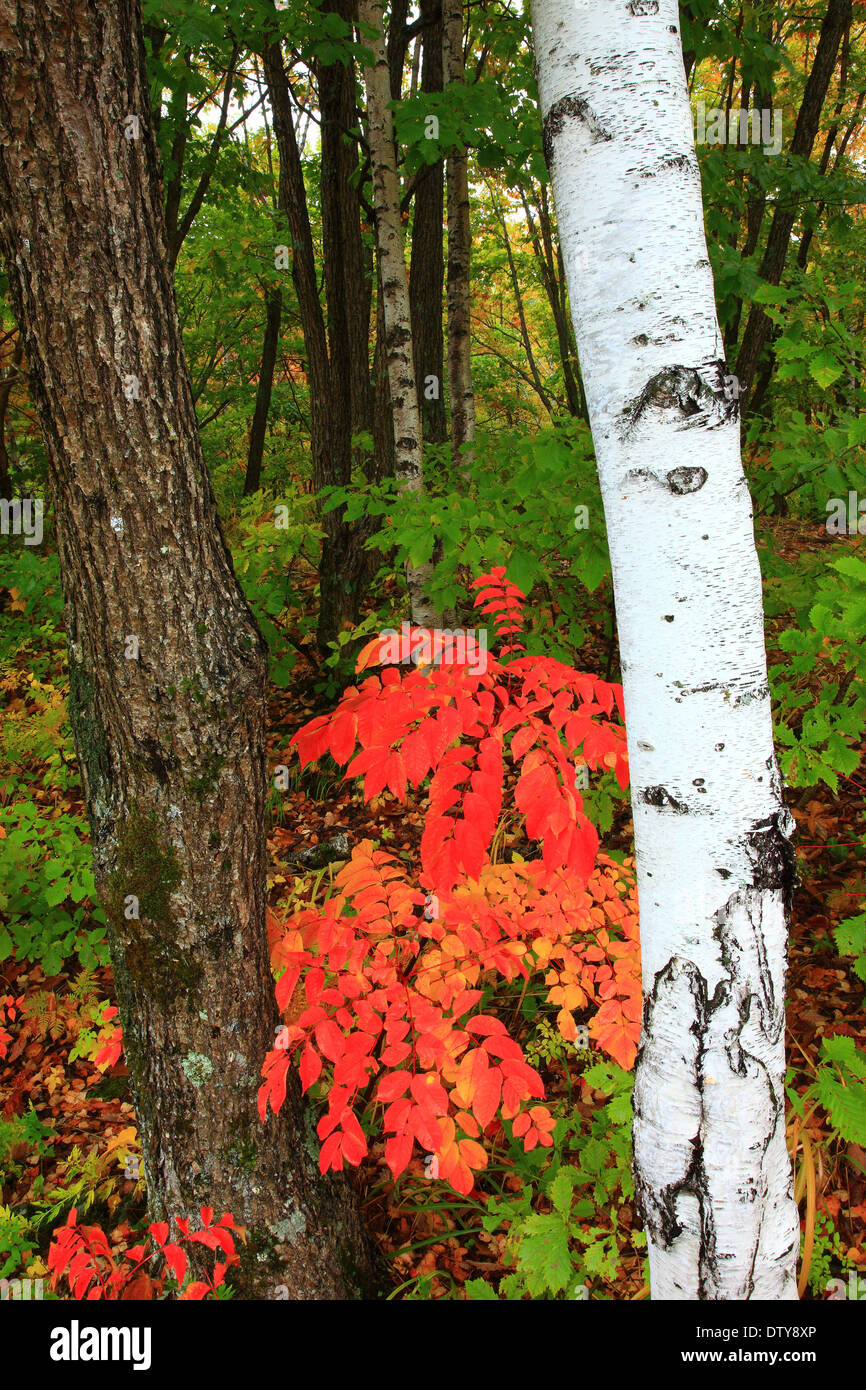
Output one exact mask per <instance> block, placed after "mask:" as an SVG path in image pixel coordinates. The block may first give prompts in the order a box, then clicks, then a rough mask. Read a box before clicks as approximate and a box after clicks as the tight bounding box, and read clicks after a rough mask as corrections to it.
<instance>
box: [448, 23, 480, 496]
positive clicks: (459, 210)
mask: <svg viewBox="0 0 866 1390" xmlns="http://www.w3.org/2000/svg"><path fill="white" fill-rule="evenodd" d="M442 33H443V64H444V69H445V84H446V86H449V85H450V84H451V83H462V82H464V81H465V74H464V62H463V0H442ZM446 185H447V197H448V270H447V284H448V393H449V396H450V400H451V450H452V454H453V456H454V463H455V466H459V467H460V468H461V469H462V471H464V472H468V471H469V469H470V468H471V463H472V451H471V449H465V451H464V447H465V446H466V445H471V443H472V441H473V440H474V439H475V395H474V392H473V389H472V316H471V295H470V289H469V274H470V262H471V256H472V228H471V225H470V221H469V159H468V156H467V154H466V151H465V150H454V151H452V153H451V154H450V155H449V156H448V160H447V164H446Z"/></svg>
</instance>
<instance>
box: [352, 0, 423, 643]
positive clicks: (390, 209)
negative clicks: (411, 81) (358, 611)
mask: <svg viewBox="0 0 866 1390" xmlns="http://www.w3.org/2000/svg"><path fill="white" fill-rule="evenodd" d="M383 11H384V4H383V0H361V3H360V5H359V9H358V17H359V19H360V21H361V23H362V24H366V25H369V26H370V27H371V28H372V29H373V30H374V36H373V38H367V37H366V36H365V37H364V42H365V44H366V45H367V46H368V47H370V48H371V49H372V52H373V55H374V56H373V63H372V64H371V66H369V67H368V68H367V69H366V71H365V74H364V85H365V88H366V91H367V143H368V145H369V147H370V165H371V170H372V178H373V200H374V204H375V209H376V244H377V247H378V253H379V269H380V274H381V279H382V313H383V319H384V327H385V350H386V354H387V359H388V380H389V382H390V387H391V406H392V410H393V413H394V449H395V474H396V477H397V479H398V481H399V482H400V484H401V485H402V487H403V489H404V490H405V491H409V492H417V493H420V492H423V490H424V477H423V470H422V461H421V418H420V415H419V412H418V393H417V390H416V387H415V368H414V365H413V352H412V327H411V315H410V312H409V281H408V277H407V275H406V260H405V252H404V248H403V226H402V222H401V218H400V185H399V182H398V179H397V160H396V154H395V149H394V121H393V117H392V114H391V108H390V105H389V103H390V100H391V88H390V78H389V73H388V59H387V55H386V50H385V33H384V27H383V26H384V18H383ZM432 572H433V566H432V564H430V563H427V564H424V565H413V564H412V563H411V562H407V564H406V582H407V585H408V588H409V599H410V603H411V610H412V621H413V622H415V623H419V624H421V625H422V626H424V627H439V626H441V619H440V615H438V614H437V613H436V611H435V609H434V608H433V605H432V604H431V602H430V599H429V585H430V579H431V577H432Z"/></svg>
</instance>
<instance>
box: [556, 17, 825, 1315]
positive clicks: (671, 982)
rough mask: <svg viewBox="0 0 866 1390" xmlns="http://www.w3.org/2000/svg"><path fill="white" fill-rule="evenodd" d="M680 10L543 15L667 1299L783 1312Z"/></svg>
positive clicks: (777, 926)
mask: <svg viewBox="0 0 866 1390" xmlns="http://www.w3.org/2000/svg"><path fill="white" fill-rule="evenodd" d="M678 19H679V16H678V13H677V5H676V3H675V0H658V2H657V3H655V2H654V3H653V4H643V3H640V4H639V3H633V4H624V3H623V2H622V0H594V3H593V4H592V6H590V7H588V8H582V7H577V6H562V5H561V4H559V3H558V0H533V5H532V21H533V31H534V47H535V55H536V63H537V69H538V75H539V90H540V97H541V109H542V116H543V122H544V146H545V153H546V157H547V162H548V165H549V167H550V171H551V176H552V183H553V193H554V201H555V205H556V213H557V220H558V224H559V232H560V238H561V241H562V246H563V252H564V257H565V267H566V275H567V280H568V289H569V297H570V301H571V307H572V313H573V316H574V319H575V332H576V337H577V344H578V350H579V353H580V361H581V363H582V365H583V368H584V384H585V388H586V396H587V401H588V405H589V412H590V422H591V425H592V432H593V438H594V440H595V447H596V452H597V459H598V470H599V476H600V480H601V489H602V496H603V500H604V509H605V516H606V520H607V532H608V537H609V544H610V552H611V561H612V566H613V577H614V586H615V594H616V611H617V620H618V625H619V640H620V651H621V657H622V672H623V686H624V690H625V708H626V728H627V730H628V748H629V758H630V764H631V796H632V805H633V808H634V830H635V847H636V855H637V874H638V891H639V898H640V916H641V951H642V958H643V983H644V1015H643V1031H642V1040H641V1049H640V1053H639V1057H638V1063H637V1073H636V1081H635V1128H634V1138H635V1176H636V1185H637V1192H638V1197H639V1203H640V1208H641V1210H642V1213H643V1219H644V1222H645V1226H646V1230H647V1235H648V1240H649V1259H650V1272H651V1281H652V1293H653V1297H654V1298H660V1299H665V1298H667V1299H791V1298H795V1297H796V1288H795V1268H796V1259H797V1253H798V1244H799V1224H798V1219H797V1209H796V1206H795V1205H794V1201H793V1194H792V1182H791V1164H790V1160H789V1157H788V1153H787V1149H786V1145H785V1092H784V1085H783V1082H784V1073H785V1056H784V1041H785V1037H784V1033H785V964H786V939H787V917H788V911H789V905H790V893H791V888H792V883H793V877H794V869H793V855H792V851H791V848H790V845H789V841H788V837H789V834H790V832H791V830H792V829H793V819H792V817H791V816H790V815H789V813H788V812H787V811H786V810H785V808H784V804H783V800H782V789H781V781H780V776H779V771H778V767H777V763H776V758H775V754H774V751H773V742H772V723H771V717H770V699H769V692H768V688H767V666H766V655H765V648H764V631H763V620H762V608H761V579H760V571H759V568H758V560H757V555H756V551H755V543H754V535H753V527H752V511H751V505H750V499H749V494H748V490H747V487H746V483H745V479H744V477H743V471H742V466H741V461H740V438H739V419H738V410H737V403H736V396H735V393H734V392H733V391H732V390H731V389H730V387H729V385H728V384H726V366H725V363H724V361H723V360H722V355H721V353H722V349H721V340H720V335H719V326H718V321H717V317H716V308H715V301H714V294H713V280H712V274H711V270H710V263H709V260H708V257H707V249H706V241H705V236H704V225H703V209H702V205H701V185H700V178H699V174H698V166H697V161H696V158H695V151H694V145H693V139H692V124H691V113H690V110H689V102H688V94H687V90H686V84H685V70H684V66H683V57H682V52H681V46H680V37H679V22H678Z"/></svg>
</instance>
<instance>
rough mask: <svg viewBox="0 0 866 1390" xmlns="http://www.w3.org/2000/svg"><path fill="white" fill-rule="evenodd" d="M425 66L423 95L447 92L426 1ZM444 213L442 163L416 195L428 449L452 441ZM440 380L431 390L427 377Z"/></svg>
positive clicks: (413, 279) (431, 6) (416, 280)
mask: <svg viewBox="0 0 866 1390" xmlns="http://www.w3.org/2000/svg"><path fill="white" fill-rule="evenodd" d="M421 19H422V22H423V24H424V29H423V35H424V61H423V63H422V65H421V91H422V92H441V91H442V10H441V6H440V4H439V0H422V3H421ZM444 211H445V166H444V161H443V160H441V159H440V160H437V162H436V163H435V164H427V165H425V167H424V168H423V169H422V170H421V173H420V176H419V179H418V186H417V188H416V190H415V211H414V220H413V223H412V254H411V261H410V265H409V307H410V311H411V316H412V341H413V344H414V363H415V383H416V388H417V391H418V408H419V410H420V411H421V435H422V438H423V440H424V443H425V444H444V443H445V441H446V440H447V439H448V416H447V414H446V412H445V382H444V379H443V378H444V370H445V350H444V342H443V333H442V291H443V287H444V279H445V261H444V257H443V254H442V241H443V235H442V234H443V225H442V224H443V217H444ZM430 377H434V378H435V381H436V389H435V392H430V393H429V394H428V391H427V389H426V388H427V381H428V378H430Z"/></svg>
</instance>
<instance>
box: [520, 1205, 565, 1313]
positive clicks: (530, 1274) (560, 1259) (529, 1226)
mask: <svg viewBox="0 0 866 1390" xmlns="http://www.w3.org/2000/svg"><path fill="white" fill-rule="evenodd" d="M518 1234H519V1241H520V1243H519V1246H518V1251H517V1264H518V1268H519V1270H520V1272H521V1274H523V1276H524V1278H525V1279H526V1285H527V1288H528V1290H529V1292H530V1294H532V1296H533V1297H539V1296H540V1295H541V1294H543V1293H545V1292H550V1293H560V1292H561V1291H562V1290H563V1289H564V1288H566V1287H567V1285H568V1283H569V1281H570V1280H571V1278H572V1277H573V1273H574V1267H573V1264H572V1259H571V1252H570V1250H569V1247H568V1226H567V1224H566V1222H565V1221H564V1220H563V1218H562V1217H561V1216H559V1215H558V1214H556V1215H549V1216H539V1215H532V1216H530V1217H528V1218H527V1219H526V1220H525V1221H524V1222H522V1223H521V1225H520V1228H519V1233H518Z"/></svg>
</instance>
